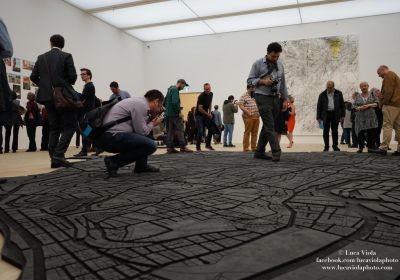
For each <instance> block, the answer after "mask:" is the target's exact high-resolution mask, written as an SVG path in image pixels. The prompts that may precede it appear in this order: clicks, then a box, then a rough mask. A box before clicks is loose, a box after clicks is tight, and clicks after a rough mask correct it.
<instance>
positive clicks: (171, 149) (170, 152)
mask: <svg viewBox="0 0 400 280" xmlns="http://www.w3.org/2000/svg"><path fill="white" fill-rule="evenodd" d="M176 153H179V151H178V150H175V149H174V148H168V149H167V154H176Z"/></svg>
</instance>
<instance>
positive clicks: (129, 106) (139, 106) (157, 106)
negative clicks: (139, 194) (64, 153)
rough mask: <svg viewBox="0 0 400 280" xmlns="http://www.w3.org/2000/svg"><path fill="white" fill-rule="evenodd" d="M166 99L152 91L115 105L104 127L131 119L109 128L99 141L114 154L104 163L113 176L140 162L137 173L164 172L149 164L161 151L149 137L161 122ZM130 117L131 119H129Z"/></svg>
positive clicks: (159, 93) (105, 120)
mask: <svg viewBox="0 0 400 280" xmlns="http://www.w3.org/2000/svg"><path fill="white" fill-rule="evenodd" d="M163 101H164V96H163V94H162V93H161V92H160V91H158V90H155V89H153V90H150V91H148V92H147V93H146V94H145V95H144V97H131V98H126V99H124V100H122V101H120V102H118V103H117V104H115V105H114V106H113V107H112V108H111V109H110V111H109V112H108V113H107V115H106V116H105V117H104V121H103V124H107V123H110V122H113V121H117V120H121V119H123V118H125V117H126V118H127V119H128V120H127V121H125V122H122V123H119V124H117V125H115V126H112V127H111V128H109V129H108V130H107V131H106V132H105V133H103V134H102V135H101V136H100V137H99V139H98V140H97V141H96V143H97V145H99V146H100V147H101V148H103V149H104V150H105V151H107V152H110V153H116V155H114V156H111V157H106V158H105V159H104V163H105V165H106V168H107V173H108V176H107V178H109V177H115V176H117V171H118V169H119V168H121V167H123V166H125V165H127V164H130V163H132V162H134V161H136V165H135V169H134V172H135V173H142V172H159V171H160V169H159V168H156V167H154V166H150V165H148V164H147V157H148V156H149V155H151V154H153V153H154V152H155V151H156V150H157V145H156V142H155V141H154V140H152V139H151V138H149V137H148V135H149V134H150V133H151V132H152V130H153V127H154V126H157V125H159V124H160V123H161V121H162V119H161V118H160V117H155V118H153V119H152V120H150V116H151V115H152V116H156V115H159V114H160V113H161V112H162V110H163V106H162V104H163ZM129 117H130V118H129Z"/></svg>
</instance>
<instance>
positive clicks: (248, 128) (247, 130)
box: [239, 84, 260, 152]
mask: <svg viewBox="0 0 400 280" xmlns="http://www.w3.org/2000/svg"><path fill="white" fill-rule="evenodd" d="M254 89H255V86H254V85H251V84H250V85H247V91H246V93H245V94H243V95H242V96H241V97H240V99H239V108H240V109H241V110H242V111H243V115H242V116H243V122H244V133H243V151H244V152H248V151H250V149H249V145H250V136H251V145H250V146H251V150H252V151H253V152H255V151H256V150H257V134H258V128H259V126H260V114H259V113H258V108H257V104H256V101H255V100H254V98H253V95H254Z"/></svg>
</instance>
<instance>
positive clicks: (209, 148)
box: [206, 145, 215, 151]
mask: <svg viewBox="0 0 400 280" xmlns="http://www.w3.org/2000/svg"><path fill="white" fill-rule="evenodd" d="M206 149H207V150H210V151H215V149H214V148H213V147H212V146H211V145H210V146H206Z"/></svg>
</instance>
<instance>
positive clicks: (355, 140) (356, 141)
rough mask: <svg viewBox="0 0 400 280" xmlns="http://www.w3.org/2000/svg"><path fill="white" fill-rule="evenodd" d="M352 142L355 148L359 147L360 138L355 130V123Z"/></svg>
mask: <svg viewBox="0 0 400 280" xmlns="http://www.w3.org/2000/svg"><path fill="white" fill-rule="evenodd" d="M351 141H352V143H353V146H355V147H358V137H357V133H356V130H355V128H354V123H353V127H352V128H351Z"/></svg>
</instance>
